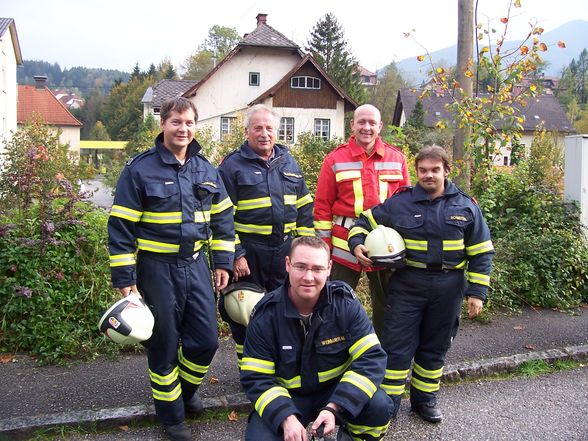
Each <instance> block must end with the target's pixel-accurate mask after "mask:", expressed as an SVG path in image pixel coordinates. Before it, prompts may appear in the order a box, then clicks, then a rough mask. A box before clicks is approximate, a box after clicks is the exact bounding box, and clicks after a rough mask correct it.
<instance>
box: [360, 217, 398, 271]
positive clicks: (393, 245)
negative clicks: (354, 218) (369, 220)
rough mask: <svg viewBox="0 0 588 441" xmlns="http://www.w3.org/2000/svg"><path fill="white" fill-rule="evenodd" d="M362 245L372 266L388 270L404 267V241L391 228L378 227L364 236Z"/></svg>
mask: <svg viewBox="0 0 588 441" xmlns="http://www.w3.org/2000/svg"><path fill="white" fill-rule="evenodd" d="M364 245H365V246H366V247H367V249H368V257H369V258H370V259H371V260H372V262H374V265H377V266H385V267H388V268H399V267H402V266H404V256H405V254H406V246H405V245H404V239H402V236H400V234H398V232H397V231H396V230H394V229H393V228H390V227H385V226H384V225H378V226H377V227H376V228H374V229H373V230H372V231H370V233H369V234H368V235H367V236H366V238H365V243H364Z"/></svg>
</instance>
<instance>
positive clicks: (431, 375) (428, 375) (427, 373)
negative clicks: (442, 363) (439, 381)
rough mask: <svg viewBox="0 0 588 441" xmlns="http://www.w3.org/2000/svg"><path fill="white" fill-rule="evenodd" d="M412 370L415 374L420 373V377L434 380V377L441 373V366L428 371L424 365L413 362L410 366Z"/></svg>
mask: <svg viewBox="0 0 588 441" xmlns="http://www.w3.org/2000/svg"><path fill="white" fill-rule="evenodd" d="M412 371H413V372H414V373H415V374H418V375H420V376H421V377H425V378H430V379H432V380H434V379H436V378H439V377H440V376H441V375H442V374H443V367H441V368H439V369H434V370H432V371H430V370H428V369H425V368H424V367H422V366H420V365H418V364H416V363H414V364H413V366H412Z"/></svg>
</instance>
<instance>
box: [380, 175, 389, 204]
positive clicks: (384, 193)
mask: <svg viewBox="0 0 588 441" xmlns="http://www.w3.org/2000/svg"><path fill="white" fill-rule="evenodd" d="M381 178H382V176H380V179H381ZM387 197H388V182H386V181H382V180H380V202H384V201H385V200H386V198H387Z"/></svg>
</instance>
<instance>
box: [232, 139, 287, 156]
mask: <svg viewBox="0 0 588 441" xmlns="http://www.w3.org/2000/svg"><path fill="white" fill-rule="evenodd" d="M239 151H240V153H241V156H243V157H244V158H245V159H262V160H263V158H261V156H259V155H258V154H257V153H255V152H254V151H253V149H252V148H251V147H250V146H249V141H245V142H244V143H243V144H241V146H240V147H239ZM287 151H288V148H287V147H286V146H285V145H282V144H274V160H275V159H277V158H279V157H280V156H282V155H283V154H284V153H285V152H287Z"/></svg>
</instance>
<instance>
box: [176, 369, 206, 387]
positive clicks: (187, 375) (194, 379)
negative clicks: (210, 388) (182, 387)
mask: <svg viewBox="0 0 588 441" xmlns="http://www.w3.org/2000/svg"><path fill="white" fill-rule="evenodd" d="M180 377H182V379H183V380H185V381H188V382H190V383H192V384H196V385H198V384H202V380H203V379H204V376H201V377H197V376H195V375H192V374H191V373H189V372H186V371H185V370H183V369H180Z"/></svg>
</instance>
